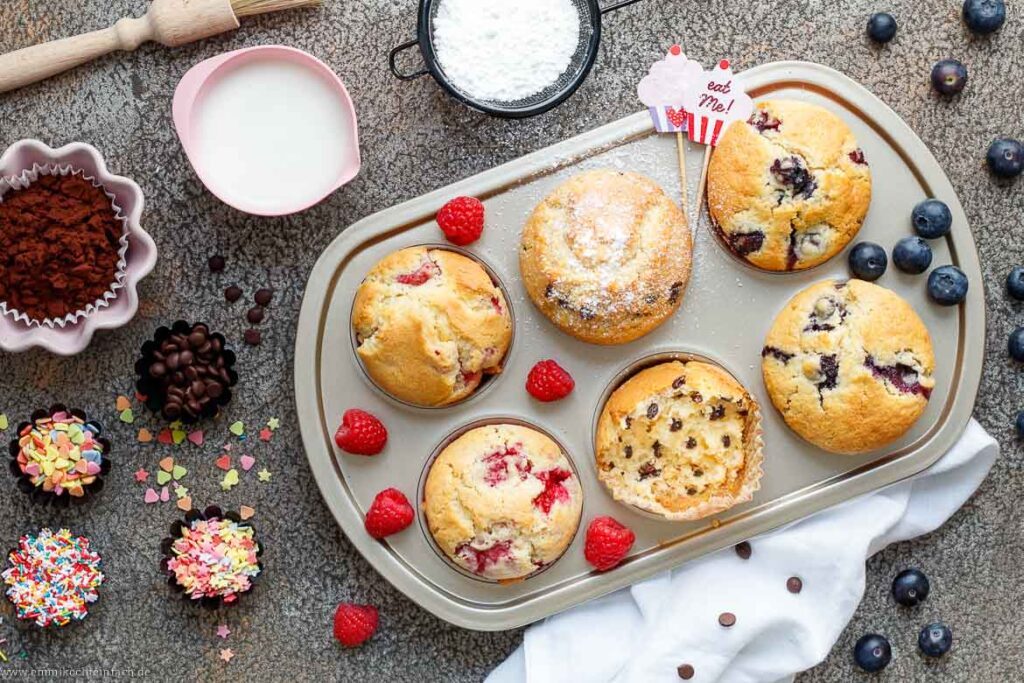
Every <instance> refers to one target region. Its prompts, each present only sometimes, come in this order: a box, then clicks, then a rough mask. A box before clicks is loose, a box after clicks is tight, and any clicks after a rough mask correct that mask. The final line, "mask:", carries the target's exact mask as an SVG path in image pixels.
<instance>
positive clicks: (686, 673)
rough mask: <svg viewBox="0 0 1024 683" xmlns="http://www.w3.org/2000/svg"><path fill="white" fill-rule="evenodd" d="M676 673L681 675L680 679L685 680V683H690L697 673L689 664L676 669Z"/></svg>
mask: <svg viewBox="0 0 1024 683" xmlns="http://www.w3.org/2000/svg"><path fill="white" fill-rule="evenodd" d="M676 673H677V674H679V677H680V678H681V679H683V680H684V681H688V680H690V679H691V678H693V674H694V673H696V672H695V671H694V670H693V667H692V666H690V665H689V664H680V665H679V667H678V668H676Z"/></svg>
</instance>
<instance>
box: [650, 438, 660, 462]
mask: <svg viewBox="0 0 1024 683" xmlns="http://www.w3.org/2000/svg"><path fill="white" fill-rule="evenodd" d="M651 450H652V451H654V457H655V458H660V457H661V442H660V441H655V442H654V443H653V444H651Z"/></svg>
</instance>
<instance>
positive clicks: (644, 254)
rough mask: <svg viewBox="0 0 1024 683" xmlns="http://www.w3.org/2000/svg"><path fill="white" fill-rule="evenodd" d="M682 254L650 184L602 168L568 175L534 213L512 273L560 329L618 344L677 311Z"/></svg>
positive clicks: (684, 266) (680, 227) (680, 218)
mask: <svg viewBox="0 0 1024 683" xmlns="http://www.w3.org/2000/svg"><path fill="white" fill-rule="evenodd" d="M690 252H691V240H690V231H689V229H688V228H687V224H686V217H685V216H684V215H683V212H682V211H680V209H679V207H677V206H676V205H675V204H674V203H673V202H672V200H671V199H669V198H668V196H667V195H666V194H665V193H664V192H663V191H662V189H661V188H660V187H658V185H657V184H655V183H654V182H653V181H652V180H650V179H648V178H645V177H644V176H642V175H639V174H637V173H623V172H619V171H612V170H607V169H605V170H597V171H589V172H586V173H582V174H580V175H577V176H574V177H573V178H570V179H569V180H568V181H566V182H565V183H563V184H562V185H560V186H559V187H558V188H557V189H555V191H554V192H552V193H551V194H550V195H549V196H548V197H547V198H546V199H544V201H542V202H541V203H540V204H539V205H538V206H537V208H536V209H534V211H533V214H532V215H531V216H530V218H529V220H528V221H527V223H526V227H525V229H524V230H523V235H522V240H521V243H520V249H519V266H520V270H521V272H522V276H523V283H524V284H525V285H526V291H527V292H529V294H530V298H531V299H532V300H533V303H535V304H536V305H537V308H539V309H540V310H541V312H542V313H544V315H546V316H547V317H548V318H549V319H550V320H551V322H553V323H554V324H555V325H557V326H558V327H559V328H560V329H561V330H562V331H563V332H566V333H568V334H571V335H572V336H574V337H576V338H577V339H582V340H583V341H587V342H591V343H594V344H624V343H626V342H629V341H633V340H634V339H637V338H639V337H642V336H644V335H645V334H647V333H648V332H650V331H652V330H653V329H655V328H656V327H658V326H659V325H661V324H662V323H663V322H664V321H665V320H666V319H667V318H668V317H669V316H670V315H672V313H674V312H675V310H676V309H677V308H678V307H679V303H680V301H681V300H682V298H683V292H684V290H685V289H686V283H687V280H688V279H689V277H690V256H691V254H690Z"/></svg>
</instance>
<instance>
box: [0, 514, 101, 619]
mask: <svg viewBox="0 0 1024 683" xmlns="http://www.w3.org/2000/svg"><path fill="white" fill-rule="evenodd" d="M7 562H8V564H9V565H10V566H9V567H8V568H7V569H5V570H4V572H3V579H4V583H6V584H7V586H8V588H7V598H8V599H9V600H10V601H11V603H13V604H14V606H15V607H16V608H17V611H18V618H19V619H24V620H27V621H34V622H35V624H36V625H37V626H40V627H46V626H50V625H51V624H56V625H57V626H64V625H65V624H68V623H70V622H71V621H72V620H81V619H84V618H85V617H86V616H88V613H89V604H90V603H93V602H96V600H97V599H98V598H99V587H100V585H101V584H102V583H103V573H102V572H101V571H100V556H99V554H98V553H96V552H94V551H92V550H91V549H90V548H89V539H87V538H85V537H84V536H72V535H71V532H70V531H68V530H67V529H61V530H60V531H58V532H57V533H54V532H53V531H51V530H50V529H43V530H41V531H40V532H39V533H38V534H35V535H33V534H26V535H24V536H22V537H21V538H20V539H19V540H18V548H17V549H16V550H14V551H12V552H11V554H10V555H9V556H8V558H7Z"/></svg>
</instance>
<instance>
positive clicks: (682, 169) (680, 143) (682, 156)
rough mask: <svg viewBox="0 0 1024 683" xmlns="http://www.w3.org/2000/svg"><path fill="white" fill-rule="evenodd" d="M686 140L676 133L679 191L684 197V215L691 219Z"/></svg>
mask: <svg viewBox="0 0 1024 683" xmlns="http://www.w3.org/2000/svg"><path fill="white" fill-rule="evenodd" d="M684 140H685V138H684V137H683V133H682V132H681V131H680V132H677V133H676V152H678V154H679V189H680V190H682V195H683V213H684V214H686V217H687V218H689V217H690V198H689V192H688V188H687V185H689V183H688V182H687V180H686V146H685V143H684Z"/></svg>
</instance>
